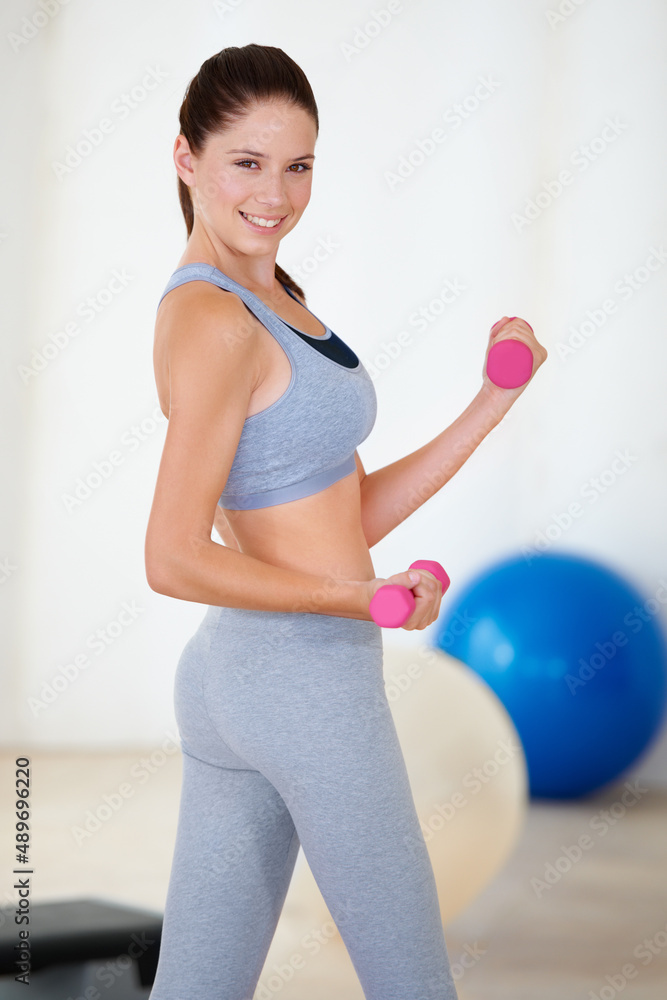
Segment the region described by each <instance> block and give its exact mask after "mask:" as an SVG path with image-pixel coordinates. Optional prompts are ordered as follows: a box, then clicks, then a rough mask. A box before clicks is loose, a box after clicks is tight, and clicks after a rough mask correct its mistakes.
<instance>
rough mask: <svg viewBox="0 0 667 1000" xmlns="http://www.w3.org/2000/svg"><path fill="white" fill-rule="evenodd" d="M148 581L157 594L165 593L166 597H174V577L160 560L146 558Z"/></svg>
mask: <svg viewBox="0 0 667 1000" xmlns="http://www.w3.org/2000/svg"><path fill="white" fill-rule="evenodd" d="M145 566H146V581H147V583H148V586H149V587H150V588H151V590H154V591H155V593H156V594H164V595H165V597H173V596H174V591H173V586H172V579H171V576H170V574H169V573H167V572H166V568H165V567H164V566H163V565H161V564H160V563H159V562H155V561H154V560H149V559H146V564H145Z"/></svg>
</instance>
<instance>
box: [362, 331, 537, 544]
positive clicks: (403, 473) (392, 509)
mask: <svg viewBox="0 0 667 1000" xmlns="http://www.w3.org/2000/svg"><path fill="white" fill-rule="evenodd" d="M501 334H502V335H501ZM508 337H511V338H512V339H514V340H522V341H523V342H524V343H525V344H527V345H528V346H529V347H530V349H531V351H532V352H533V371H532V374H531V376H530V379H529V380H528V382H526V383H524V385H522V386H519V387H518V388H516V389H501V388H500V387H499V386H497V385H494V384H493V382H491V380H490V379H489V378H488V376H487V374H486V358H487V357H488V353H489V350H490V349H491V347H492V346H493V344H495V343H497V342H498V341H499V340H505V339H506V338H508ZM546 358H547V351H546V349H545V348H544V347H543V346H542V345H541V344H540V343H538V341H537V340H536V338H535V334H534V333H533V330H532V328H531V327H530V326H529V325H528V323H526V321H525V320H522V319H519V318H518V317H516V316H512V317H511V318H508V317H507V316H503V318H502V319H501V320H499V321H498V322H497V323H495V324H494V325H493V326H492V327H491V331H490V334H489V341H488V344H487V348H486V356H485V358H484V367H483V369H482V375H483V381H482V387H481V389H480V390H479V392H478V393H477V395H476V396H475V398H474V399H473V400H472V402H471V403H470V405H469V406H467V407H466V409H465V410H464V411H463V413H462V414H461V415H460V416H459V417H457V418H456V420H455V421H454V423H452V424H450V426H449V427H447V428H445V430H444V431H442V432H441V433H440V434H438V436H437V437H435V438H433V440H432V441H429V442H428V443H427V444H425V445H423V446H422V447H421V448H418V449H417V451H413V452H411V453H410V454H409V455H405V456H404V457H403V458H399V459H398V461H396V462H392V464H391V465H385V466H383V468H381V469H376V470H375V471H374V472H368V473H365V474H364V475H363V478H361V482H360V491H361V520H362V527H363V531H364V535H365V536H366V541H367V542H368V547H369V548H372V547H373V545H375V544H376V543H377V542H379V541H380V540H381V539H382V538H384V537H385V536H386V535H388V534H389V532H390V531H392V530H393V529H394V528H395V527H397V525H399V524H401V522H402V521H404V520H405V519H406V518H407V517H408V516H409V515H410V514H414V512H415V511H416V510H417V509H418V508H419V507H421V505H422V504H424V503H426V501H427V500H429V499H430V498H431V497H432V496H433V495H434V494H435V493H437V492H438V490H440V489H442V487H443V486H444V485H445V483H446V482H448V481H449V480H450V479H451V478H452V476H453V475H454V474H455V473H456V472H458V470H459V469H460V468H461V466H462V465H463V464H464V462H465V461H466V459H468V458H469V457H470V455H472V453H473V451H474V450H475V448H477V446H478V445H479V444H480V443H481V442H482V441H483V440H484V438H485V437H486V435H487V434H488V433H489V432H490V431H491V430H493V428H494V427H496V426H497V425H498V424H499V423H500V421H501V420H502V418H503V417H504V416H505V414H506V413H507V411H508V410H509V409H510V407H511V406H512V405H513V404H514V403H515V402H516V400H517V399H518V398H519V396H520V395H521V393H522V392H523V391H524V389H525V388H526V386H527V385H528V384H529V383H530V381H532V379H533V377H534V376H535V372H536V371H537V369H538V368H539V367H540V365H542V364H543V363H544V362H545V361H546ZM362 468H363V467H362Z"/></svg>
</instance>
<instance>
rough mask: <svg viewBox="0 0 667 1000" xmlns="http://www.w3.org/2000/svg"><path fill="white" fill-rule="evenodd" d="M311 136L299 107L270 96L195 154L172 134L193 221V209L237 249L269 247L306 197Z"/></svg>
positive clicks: (271, 248)
mask: <svg viewBox="0 0 667 1000" xmlns="http://www.w3.org/2000/svg"><path fill="white" fill-rule="evenodd" d="M316 138H317V136H316V132H315V123H314V121H313V119H312V118H311V116H310V115H309V114H308V113H307V112H306V111H304V110H303V109H302V108H296V107H294V105H292V104H287V103H284V102H278V101H270V102H268V101H267V102H262V103H261V104H258V105H254V106H253V109H252V110H251V112H250V113H249V114H248V115H247V116H246V117H245V118H244V119H243V120H242V121H241V122H240V123H239V124H237V125H236V126H234V127H233V128H231V129H228V130H227V131H225V132H224V133H223V134H217V135H213V136H211V137H210V138H209V141H208V143H207V145H206V147H205V149H204V151H203V153H202V154H201V156H199V157H196V156H194V155H193V154H192V153H191V152H190V148H189V145H188V142H187V140H186V139H185V137H184V136H183V135H179V136H178V138H177V139H176V144H175V147H174V163H175V164H176V169H177V170H178V174H179V176H180V177H181V178H182V179H183V180H184V181H185V183H186V184H187V185H188V186H189V188H190V195H191V197H192V203H193V206H194V211H195V225H196V224H197V216H198V217H199V222H200V224H201V225H203V226H204V228H205V229H206V231H207V232H208V234H209V236H210V237H211V238H212V240H213V242H216V240H218V241H221V242H222V243H224V244H226V245H227V246H228V247H230V248H233V249H235V250H237V252H241V253H249V254H262V253H275V251H276V249H277V245H278V243H279V241H280V240H281V239H282V237H283V236H285V235H286V233H288V232H290V230H292V229H294V227H295V226H296V224H297V222H298V221H299V219H300V218H301V216H302V214H303V212H304V210H305V208H306V205H307V204H308V202H309V200H310V189H311V184H312V176H313V175H312V167H313V161H314V159H315V156H314V152H313V151H314V148H315V141H316ZM243 213H245V214H246V215H250V216H253V217H256V218H258V219H261V220H262V223H264V222H266V221H270V222H271V225H263V224H261V223H258V222H256V223H252V222H250V221H249V220H247V219H246V218H244V215H243ZM275 220H279V221H278V224H277V225H275V226H274V225H273V223H274V222H275Z"/></svg>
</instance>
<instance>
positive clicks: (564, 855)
mask: <svg viewBox="0 0 667 1000" xmlns="http://www.w3.org/2000/svg"><path fill="white" fill-rule="evenodd" d="M168 749H169V750H170V752H168V753H164V752H160V753H157V754H154V755H153V756H152V759H151V755H150V754H148V753H147V752H146V751H137V752H136V753H132V752H126V753H123V754H100V753H86V754H85V755H79V754H74V753H67V754H58V753H55V754H54V753H46V752H34V753H32V755H31V757H32V773H33V776H34V788H33V810H34V812H33V828H32V847H33V864H34V868H35V875H34V877H33V885H34V896H33V898H34V900H35V901H39V900H49V899H58V898H74V897H77V896H88V897H91V896H92V897H97V898H105V899H109V900H117V901H119V902H123V903H135V904H137V905H139V906H142V907H146V908H149V909H157V910H160V909H161V908H162V906H163V903H164V896H165V892H166V883H167V878H168V874H169V866H170V860H171V850H172V844H173V838H174V834H175V826H176V818H177V808H178V794H179V787H180V776H181V758H180V751H178V750H176V749H174V748H173V747H169V748H168ZM13 759H14V758H13V755H12V754H11V753H8V752H5V753H3V754H2V755H1V756H0V782H1V787H2V788H3V789H7V788H8V787H10V783H11V781H12V773H13ZM130 774H132V776H133V781H134V785H135V786H136V785H137V784H142V785H143V789H142V794H141V795H138V796H129V797H127V798H123V796H122V795H121V794H117V797H116V799H114V798H113V793H114V790H117V789H119V788H120V787H121V786H122V785H123V782H124V781H125V780H126V779H127V777H128V775H130ZM628 784H630V785H632V782H629V783H628ZM100 788H104V789H107V790H108V795H109V802H110V805H109V809H108V813H109V815H108V817H107V818H106V819H105V820H104V822H102V821H100V820H99V819H98V820H96V821H94V822H93V821H91V817H92V814H87V810H88V809H90V808H91V806H93V805H96V804H98V803H99V801H100V794H99V792H100ZM625 791H626V786H625V784H624V783H620V782H619V783H618V784H617V785H615V786H613V787H612V788H611V790H607V791H606V792H605V793H604V794H602V795H598V796H595V797H590V798H588V799H586V800H582V801H579V802H575V801H572V802H566V803H557V802H554V801H548V800H540V801H533V802H532V803H530V805H529V808H528V812H527V815H526V819H525V823H524V826H523V828H522V832H521V835H520V839H519V841H518V843H517V844H516V847H515V849H514V851H513V853H512V855H511V857H510V858H509V860H508V861H507V863H506V864H505V866H504V867H503V868H502V870H501V871H500V873H499V874H498V875H497V876H496V877H495V878H494V879H493V881H492V882H491V884H490V885H488V886H487V887H486V889H484V890H483V891H482V893H481V895H479V896H478V897H477V898H476V899H475V900H474V901H473V902H472V903H470V904H468V905H467V906H466V908H465V909H464V910H463V911H462V912H460V913H459V914H458V916H457V917H456V918H455V919H453V920H452V921H451V922H450V923H448V925H447V926H446V928H445V933H446V939H447V945H448V950H449V955H450V960H451V962H452V968H453V971H454V975H455V977H456V980H457V989H458V991H459V996H460V1000H566V998H567V1000H612V998H613V997H615V996H616V995H617V994H619V993H622V994H623V1000H665V998H666V997H667V792H665V791H662V790H658V789H644V787H643V786H639V787H637V788H636V789H635V793H634V794H632V795H630V794H629V793H628V794H626V795H625V796H624V801H625V803H628V804H623V802H622V800H621V796H622V795H623V794H624V793H625ZM5 801H6V800H5ZM86 819H87V820H88V826H89V827H90V829H86V827H85V825H83V824H85V821H86ZM12 822H13V817H12V815H11V810H8V809H7V807H6V806H5V808H4V809H3V812H2V826H1V828H0V835H1V836H0V839H1V842H2V843H4V844H7V843H8V842H9V838H10V836H11V830H12ZM586 833H587V834H588V837H589V839H588V840H587V841H582V843H584V844H587V845H588V846H587V847H586V849H585V850H582V849H581V848H579V851H580V854H581V856H578V853H577V850H578V849H577V842H578V840H579V838H580V837H581V836H582V835H583V834H586ZM568 855H569V857H568ZM305 864H306V863H305V860H304V857H303V852H300V855H299V859H298V861H297V869H298V867H299V866H302V867H303V866H304V865H305ZM313 884H314V883H313ZM5 886H7V887H8V886H9V883H8V882H7V881H5ZM13 901H14V900H13V897H12V894H11V891H8V890H6V889H4V888H3V892H2V898H1V899H0V905H2V904H5V903H8V902H9V903H11V902H13ZM322 926H323V927H324V925H322ZM324 929H325V933H324V934H320V941H321V944H320V947H319V950H318V953H317V954H314V948H313V946H312V944H311V947H310V948H308V949H304V948H303V947H302V946H301V944H300V942H302V941H303V939H304V934H306V933H308V931H311V932H312V931H313V930H314V928H313V927H312V918H311V920H310V924H309V922H308V914H307V913H306V912H304V907H303V905H302V903H301V902H300V900H299V899H298V898H296V897H295V896H294V895H293V894H292V887H290V893H289V894H288V898H287V901H286V903H285V908H284V910H283V914H282V916H281V920H280V923H279V926H278V930H277V932H276V936H275V938H274V940H273V943H272V946H271V950H270V952H269V955H268V957H267V961H266V965H265V970H264V973H263V976H262V979H261V980H260V983H264V984H268V985H265V992H264V993H260V992H259V990H258V994H257V996H258V998H259V997H262V998H263V997H265V996H271V997H272V998H273V997H277V996H280V997H281V998H282V1000H313V998H314V997H316V998H317V1000H363V994H362V992H361V989H360V987H359V986H358V983H357V982H356V979H355V976H354V972H353V969H352V966H351V963H350V961H349V958H348V955H347V951H346V950H345V947H344V945H343V944H342V941H341V939H340V937H339V936H338V935H337V934H336V935H334V936H333V937H332V936H330V935H329V934H327V933H326V928H324ZM315 936H316V935H315ZM313 937H314V935H312V933H311V941H312V939H313ZM295 943H296V945H297V946H296V948H295ZM297 952H299V953H300V954H302V955H303V956H304V958H305V961H304V962H303V963H298V964H301V965H302V967H301V968H299V969H297V970H296V971H293V973H292V974H291V975H290V974H289V973H288V971H287V969H288V965H289V960H290V958H291V957H293V956H294V955H295V954H296V953H297ZM286 963H287V965H286ZM280 970H282V972H281V971H280ZM325 984H326V985H325Z"/></svg>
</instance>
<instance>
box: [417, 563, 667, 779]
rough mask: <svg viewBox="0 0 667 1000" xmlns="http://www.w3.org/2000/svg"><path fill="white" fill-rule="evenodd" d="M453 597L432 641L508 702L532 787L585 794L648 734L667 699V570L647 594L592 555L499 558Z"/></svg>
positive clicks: (644, 743)
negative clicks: (663, 619) (664, 612)
mask: <svg viewBox="0 0 667 1000" xmlns="http://www.w3.org/2000/svg"><path fill="white" fill-rule="evenodd" d="M448 596H449V595H448ZM451 597H452V598H453V603H448V604H447V605H446V607H444V608H443V613H442V614H441V617H440V619H439V621H438V623H437V626H436V632H435V637H436V642H435V644H436V646H437V647H438V648H440V649H442V650H444V651H445V652H447V653H449V654H450V655H452V656H455V657H456V658H457V659H459V660H462V661H463V662H464V663H466V664H467V665H468V666H469V667H471V668H472V669H473V670H474V671H476V672H477V674H479V676H480V677H481V678H482V679H483V680H484V681H485V682H486V683H487V684H488V685H489V687H491V689H492V690H493V691H494V692H495V694H496V695H497V696H498V698H499V699H500V701H501V702H502V704H503V705H504V706H505V708H506V709H507V712H508V713H509V715H510V718H511V719H512V722H513V723H514V725H515V727H516V729H517V732H518V734H519V736H520V738H521V741H522V743H523V748H524V752H525V756H526V765H527V769H528V776H529V789H530V794H531V796H532V797H543V798H576V797H579V796H582V795H586V794H587V793H589V792H592V791H594V790H596V789H598V788H600V787H602V786H603V785H605V784H607V783H608V782H610V781H612V780H613V779H615V778H617V777H618V776H619V775H620V774H621V773H622V772H623V771H625V770H626V769H627V768H628V767H629V766H630V765H631V764H632V763H634V762H635V761H636V760H637V758H638V757H639V756H640V754H642V752H643V751H644V750H645V749H646V748H647V747H648V745H649V744H650V743H651V741H652V739H653V737H654V736H655V735H656V734H657V732H658V730H659V729H660V727H661V723H662V720H663V716H664V712H665V705H666V703H667V643H666V641H665V636H664V633H663V632H662V630H661V627H660V625H659V614H660V611H661V609H662V608H663V607H664V606H665V605H666V604H667V581H666V580H664V579H663V580H660V581H659V586H658V588H657V590H656V592H655V594H654V595H653V596H651V597H648V598H645V597H642V595H641V594H639V593H638V592H637V591H636V590H635V589H634V588H633V587H632V586H630V585H629V584H628V583H627V581H625V580H624V579H623V578H622V577H621V576H619V575H618V574H617V573H615V572H614V571H612V570H611V569H609V568H607V567H605V566H602V565H600V564H599V563H597V562H593V561H591V560H588V559H585V558H582V557H580V556H576V555H570V554H543V555H540V556H535V557H533V558H531V559H530V560H527V559H526V558H524V557H523V556H518V557H512V558H509V559H506V560H505V561H503V562H499V563H496V564H494V565H493V566H491V567H490V568H489V569H487V570H486V571H485V572H483V573H481V574H480V575H478V576H477V577H476V578H475V579H474V580H473V581H472V582H471V583H469V584H468V585H467V587H465V588H463V589H462V590H460V591H459V593H458V594H457V592H456V588H455V586H452V589H451ZM443 603H444V602H443Z"/></svg>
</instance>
